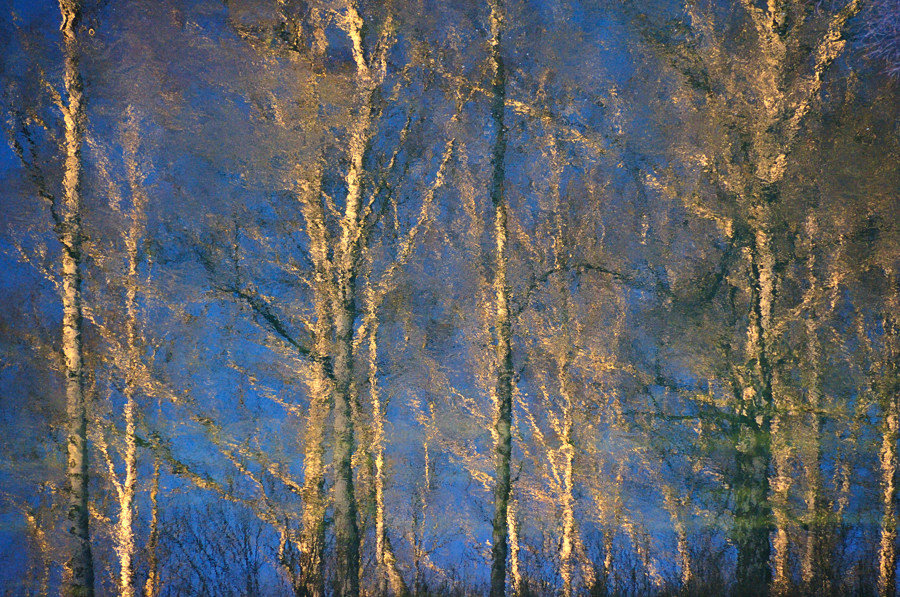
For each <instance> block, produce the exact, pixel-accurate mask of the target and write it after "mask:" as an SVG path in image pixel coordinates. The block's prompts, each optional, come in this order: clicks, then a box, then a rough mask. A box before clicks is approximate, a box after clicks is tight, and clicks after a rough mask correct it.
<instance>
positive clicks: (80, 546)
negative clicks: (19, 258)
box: [59, 0, 94, 597]
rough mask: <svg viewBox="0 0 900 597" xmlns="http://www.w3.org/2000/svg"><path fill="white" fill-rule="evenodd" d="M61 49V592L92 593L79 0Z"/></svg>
mask: <svg viewBox="0 0 900 597" xmlns="http://www.w3.org/2000/svg"><path fill="white" fill-rule="evenodd" d="M59 8H60V12H61V14H62V25H61V26H60V31H62V36H63V42H64V48H65V88H66V95H67V103H66V105H65V106H64V107H63V120H64V121H65V147H66V159H65V173H64V176H63V193H64V200H63V212H62V222H61V226H60V241H62V245H63V251H62V300H63V326H62V347H63V356H64V360H65V373H66V418H67V472H66V478H67V486H68V487H67V488H68V494H69V508H68V516H69V521H70V526H69V533H70V534H71V535H72V537H73V543H72V551H71V555H70V557H69V559H68V561H67V562H66V566H65V568H66V575H65V586H64V588H63V592H64V593H65V594H66V595H71V596H73V597H81V596H90V595H93V594H94V562H93V557H92V555H91V537H90V524H89V518H90V514H89V512H88V445H87V407H86V404H85V391H84V369H83V367H84V365H83V362H84V356H83V350H84V348H83V344H82V328H83V319H82V309H83V305H82V291H81V285H82V270H83V265H82V241H83V239H82V225H81V218H82V199H81V191H82V170H83V165H82V157H81V151H82V145H83V141H84V127H85V122H84V121H85V116H84V106H83V99H84V98H83V84H82V79H81V73H80V71H79V44H78V39H77V35H76V34H77V32H78V29H79V24H80V21H81V2H80V1H79V0H60V2H59Z"/></svg>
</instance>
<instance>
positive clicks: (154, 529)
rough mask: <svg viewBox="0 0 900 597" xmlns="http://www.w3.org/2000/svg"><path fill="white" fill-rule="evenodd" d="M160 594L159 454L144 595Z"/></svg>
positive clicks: (155, 465)
mask: <svg viewBox="0 0 900 597" xmlns="http://www.w3.org/2000/svg"><path fill="white" fill-rule="evenodd" d="M157 595H159V456H158V455H156V456H154V458H153V479H152V481H151V484H150V537H149V538H148V539H147V582H146V583H144V597H157Z"/></svg>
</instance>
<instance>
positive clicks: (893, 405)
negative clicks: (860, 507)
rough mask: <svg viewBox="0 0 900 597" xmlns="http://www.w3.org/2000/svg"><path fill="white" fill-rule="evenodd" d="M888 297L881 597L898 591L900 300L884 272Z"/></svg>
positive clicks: (891, 278)
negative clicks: (899, 314) (899, 316)
mask: <svg viewBox="0 0 900 597" xmlns="http://www.w3.org/2000/svg"><path fill="white" fill-rule="evenodd" d="M886 273H887V278H888V285H889V287H890V291H889V292H890V295H889V298H888V304H887V305H886V311H887V315H885V317H884V319H883V321H884V357H883V361H882V363H883V365H882V371H881V372H880V376H881V380H880V383H879V384H877V385H878V386H880V387H879V399H880V401H881V410H882V432H881V433H882V436H881V437H882V440H881V454H880V457H881V506H882V518H881V545H880V547H879V553H878V592H879V594H880V595H882V597H886V596H891V597H892V596H893V595H894V594H895V593H896V591H897V580H896V579H897V497H898V496H897V465H898V459H900V455H898V450H897V441H898V439H900V324H898V320H897V318H898V313H900V296H898V290H897V286H898V280H897V279H896V277H895V274H894V272H893V271H892V270H890V269H889V270H888V271H887V272H886Z"/></svg>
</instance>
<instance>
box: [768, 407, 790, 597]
mask: <svg viewBox="0 0 900 597" xmlns="http://www.w3.org/2000/svg"><path fill="white" fill-rule="evenodd" d="M782 406H783V405H782ZM790 422H791V419H790V418H789V414H788V413H787V412H784V411H782V410H779V411H778V412H776V414H775V415H774V416H773V417H772V444H771V445H772V460H773V464H774V467H775V474H774V477H773V478H772V482H771V485H772V495H771V502H772V518H773V521H774V523H775V533H774V534H773V537H772V550H773V552H774V553H773V556H772V569H773V577H772V592H773V593H774V594H776V595H782V594H786V593H787V592H788V590H789V585H790V573H789V570H788V557H789V556H790V537H789V536H788V524H789V521H790V519H789V516H788V501H789V498H790V490H791V482H792V477H791V474H792V472H793V471H792V470H791V462H792V459H791V453H790V452H791V451H790V447H789V446H788V445H787V442H786V441H785V440H784V435H785V434H784V433H783V428H784V427H788V426H789V425H790Z"/></svg>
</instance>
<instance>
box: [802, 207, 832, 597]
mask: <svg viewBox="0 0 900 597" xmlns="http://www.w3.org/2000/svg"><path fill="white" fill-rule="evenodd" d="M817 232H818V230H817V226H816V220H815V215H814V214H810V215H809V217H808V218H807V222H806V237H807V239H808V253H807V258H806V269H807V276H808V278H809V290H808V293H807V301H806V302H807V303H808V304H809V309H808V312H807V314H806V319H805V322H806V347H807V349H806V353H807V357H806V360H807V367H806V370H807V371H806V373H807V379H808V381H807V383H806V386H807V388H808V398H807V404H808V407H809V411H810V412H809V417H808V425H809V429H808V436H809V441H808V447H807V454H805V455H804V467H803V468H804V473H805V477H806V518H807V522H806V524H807V535H806V549H805V550H804V552H803V560H802V562H801V576H802V581H803V586H804V588H805V590H806V591H807V592H809V593H810V594H814V593H815V592H817V591H818V590H819V589H822V590H824V589H825V587H824V586H823V582H824V576H823V574H824V572H825V569H824V567H825V565H826V564H827V562H826V561H825V558H824V557H823V553H822V543H823V541H824V539H825V538H824V537H823V534H824V532H825V530H826V529H825V527H824V525H823V522H824V515H825V513H824V512H823V507H824V504H823V503H822V501H823V499H822V451H821V446H820V443H821V438H820V434H821V428H822V416H821V414H820V413H821V408H822V385H821V376H820V374H819V352H820V351H819V335H818V334H819V332H818V318H819V316H820V313H819V310H818V309H817V308H816V305H817V304H818V302H819V298H820V297H819V296H818V295H819V284H818V278H817V277H816V271H815V267H816V254H815V250H814V249H815V242H814V239H815V236H816V234H817Z"/></svg>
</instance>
